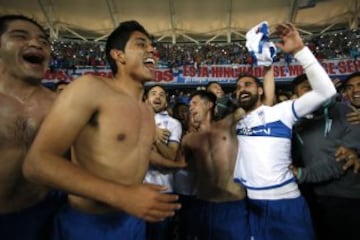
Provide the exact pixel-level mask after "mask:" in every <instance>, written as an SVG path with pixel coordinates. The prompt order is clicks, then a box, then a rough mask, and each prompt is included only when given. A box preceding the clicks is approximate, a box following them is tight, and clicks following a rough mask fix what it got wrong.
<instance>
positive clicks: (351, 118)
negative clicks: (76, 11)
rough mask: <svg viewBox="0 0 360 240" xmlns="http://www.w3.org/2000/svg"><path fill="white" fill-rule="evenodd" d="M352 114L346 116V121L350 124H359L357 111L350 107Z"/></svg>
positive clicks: (359, 117)
mask: <svg viewBox="0 0 360 240" xmlns="http://www.w3.org/2000/svg"><path fill="white" fill-rule="evenodd" d="M351 108H352V110H353V111H352V112H350V113H348V114H346V120H347V121H348V122H349V123H350V124H360V111H359V110H357V109H356V108H355V107H354V106H351Z"/></svg>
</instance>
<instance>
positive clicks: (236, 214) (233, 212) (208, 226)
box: [193, 200, 250, 240]
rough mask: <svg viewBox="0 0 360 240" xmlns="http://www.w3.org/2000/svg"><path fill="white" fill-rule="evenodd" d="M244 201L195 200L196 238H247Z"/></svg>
mask: <svg viewBox="0 0 360 240" xmlns="http://www.w3.org/2000/svg"><path fill="white" fill-rule="evenodd" d="M246 205H247V204H246V201H245V200H240V201H232V202H223V203H217V202H208V201H203V200H197V209H198V210H197V212H196V213H195V212H194V213H193V218H194V220H195V221H196V222H197V227H198V229H197V233H196V236H195V237H196V238H194V239H199V240H249V239H250V237H249V224H248V212H247V208H246Z"/></svg>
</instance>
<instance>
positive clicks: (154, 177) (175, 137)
mask: <svg viewBox="0 0 360 240" xmlns="http://www.w3.org/2000/svg"><path fill="white" fill-rule="evenodd" d="M155 124H156V126H157V127H159V128H163V129H168V130H169V131H170V132H171V134H170V136H169V140H168V143H169V142H176V143H180V140H181V135H182V127H181V123H180V122H179V121H178V120H177V119H175V118H173V117H170V116H169V114H168V113H167V111H163V112H160V113H156V114H155ZM145 182H147V183H153V184H159V185H164V186H167V187H168V189H167V192H173V173H162V172H160V171H159V170H157V169H152V168H151V169H149V170H148V172H147V173H146V176H145Z"/></svg>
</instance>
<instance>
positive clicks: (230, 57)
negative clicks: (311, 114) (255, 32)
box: [51, 29, 360, 69]
mask: <svg viewBox="0 0 360 240" xmlns="http://www.w3.org/2000/svg"><path fill="white" fill-rule="evenodd" d="M304 38H305V43H306V44H307V45H308V46H309V48H310V49H311V50H312V52H314V54H315V56H316V57H317V58H318V59H335V58H357V57H359V56H360V30H359V29H357V30H347V31H340V32H329V33H325V34H321V35H307V36H304ZM275 41H276V40H275ZM156 49H157V51H158V55H159V57H160V61H159V65H161V66H167V67H176V66H182V65H188V64H251V63H252V59H251V57H250V56H249V54H248V53H247V50H246V47H245V40H242V41H236V42H232V43H230V44H228V43H220V42H211V43H209V44H205V43H202V44H195V43H177V44H171V43H157V44H156ZM291 60H292V59H291V58H289V57H288V56H287V55H284V54H282V53H280V52H279V53H278V57H277V61H287V62H290V61H291ZM105 64H106V61H105V43H104V42H91V41H88V42H84V41H79V40H77V41H75V40H71V41H70V40H55V41H53V42H52V61H51V67H52V68H53V69H59V68H63V69H69V68H73V67H75V66H104V65H105Z"/></svg>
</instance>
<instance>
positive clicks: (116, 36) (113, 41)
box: [105, 21, 151, 75]
mask: <svg viewBox="0 0 360 240" xmlns="http://www.w3.org/2000/svg"><path fill="white" fill-rule="evenodd" d="M135 31H138V32H141V33H144V34H145V35H146V36H147V37H149V38H151V36H150V34H149V33H148V32H147V31H146V30H145V28H144V27H143V26H142V25H140V24H139V23H138V22H137V21H126V22H121V23H120V24H119V26H118V27H117V28H116V29H115V30H114V31H113V32H112V33H111V34H110V35H109V37H108V38H107V41H106V45H105V54H106V60H107V62H108V63H109V65H110V68H111V71H112V73H113V74H114V75H115V74H117V73H118V68H117V66H116V63H115V61H114V59H113V58H112V57H111V55H110V51H111V50H112V49H118V50H122V51H124V50H125V46H126V43H127V42H128V41H129V39H130V36H131V34H132V33H133V32H135Z"/></svg>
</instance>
